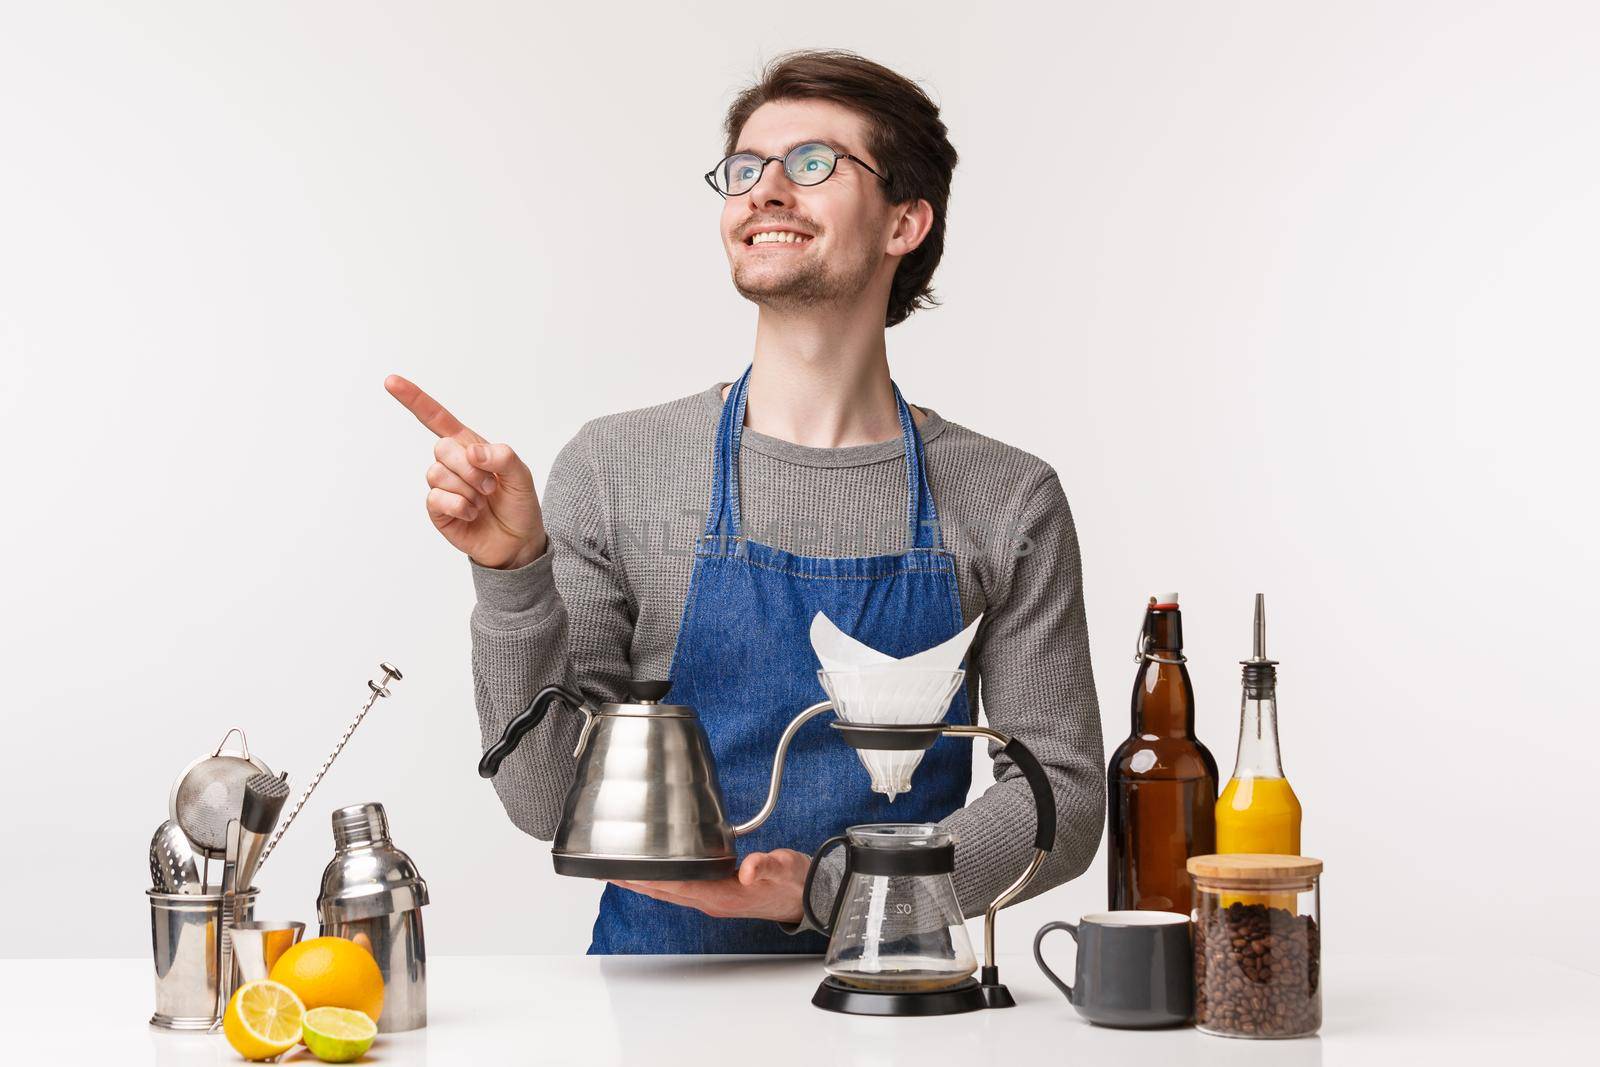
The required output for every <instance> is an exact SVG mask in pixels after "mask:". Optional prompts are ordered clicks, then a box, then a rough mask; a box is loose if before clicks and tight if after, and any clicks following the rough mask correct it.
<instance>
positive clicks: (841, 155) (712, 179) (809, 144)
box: [703, 141, 889, 200]
mask: <svg viewBox="0 0 1600 1067" xmlns="http://www.w3.org/2000/svg"><path fill="white" fill-rule="evenodd" d="M816 147H822V148H826V149H827V150H828V151H830V152H832V153H833V162H834V166H833V167H832V168H831V169H830V170H829V171H828V173H827V174H825V175H823V178H822V181H817V182H812V183H811V184H810V185H807V184H805V183H804V182H799V181H795V177H794V175H793V174H790V173H789V168H788V166H787V165H785V166H784V168H783V176H784V177H785V178H788V179H789V180H790V181H791V182H794V184H796V185H798V186H800V188H802V189H815V188H816V187H817V186H819V185H821V184H822V182H825V181H827V180H828V179H829V178H831V177H833V175H834V172H835V171H837V170H838V169H839V167H838V163H839V160H841V159H848V160H850V162H852V163H854V164H856V165H857V166H859V167H861V168H863V169H864V170H865V171H866V172H867V173H868V174H871V175H872V176H873V177H874V178H877V179H878V180H879V181H880V182H882V183H883V184H885V185H888V184H889V179H888V178H886V177H884V176H883V175H882V174H880V173H878V171H877V170H876V169H874V168H873V166H872V164H870V163H868V162H867V161H866V160H864V159H862V158H861V157H860V156H853V155H851V154H850V153H849V152H841V151H839V150H838V149H837V148H835V147H833V145H831V144H829V143H828V142H826V141H806V142H805V143H804V144H797V145H795V146H794V147H793V148H791V149H789V151H787V152H785V153H784V154H783V155H781V156H766V157H765V158H763V157H761V156H758V155H756V154H755V153H754V152H735V153H734V154H733V155H731V156H723V157H722V158H721V159H720V160H718V161H717V165H716V166H714V167H712V168H711V169H710V170H708V171H706V172H705V174H704V175H703V177H704V178H705V182H706V184H707V185H709V186H711V190H712V191H713V192H714V193H716V194H717V195H718V196H720V197H722V199H724V200H726V199H728V197H730V196H748V195H749V194H750V190H751V189H754V188H755V187H756V186H758V185H760V184H761V179H762V177H763V176H765V175H766V173H767V164H768V163H784V161H785V160H787V159H788V158H789V157H790V156H792V155H794V154H795V153H796V152H799V151H800V150H801V149H803V148H816ZM739 156H749V157H750V158H751V159H756V160H760V161H761V173H760V174H757V175H756V180H755V181H753V182H751V183H750V189H746V190H744V191H743V192H739V193H725V192H723V191H722V187H721V186H719V185H718V184H717V179H716V173H717V171H719V170H721V169H722V168H723V167H724V166H726V165H727V162H728V160H730V159H737V158H738V157H739Z"/></svg>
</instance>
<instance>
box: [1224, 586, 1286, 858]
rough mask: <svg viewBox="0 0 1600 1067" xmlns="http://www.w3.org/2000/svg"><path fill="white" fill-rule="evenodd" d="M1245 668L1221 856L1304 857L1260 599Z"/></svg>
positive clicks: (1259, 597)
mask: <svg viewBox="0 0 1600 1067" xmlns="http://www.w3.org/2000/svg"><path fill="white" fill-rule="evenodd" d="M1241 662H1242V664H1243V666H1244V698H1243V701H1242V704H1241V706H1240V712H1239V754H1238V757H1237V759H1236V760H1235V764H1234V768H1233V778H1232V780H1230V781H1229V782H1228V784H1227V786H1226V788H1224V789H1223V791H1222V795H1221V796H1220V797H1218V798H1217V851H1218V852H1219V853H1230V852H1255V853H1271V854H1275V855H1282V856H1298V855H1299V854H1300V800H1299V798H1298V797H1296V796H1295V795H1294V790H1293V789H1291V788H1290V787H1289V780H1288V779H1287V778H1285V777H1284V775H1283V758H1282V756H1281V755H1280V754H1279V751H1278V661H1277V660H1273V659H1268V658H1267V606H1266V597H1264V596H1263V595H1262V594H1260V593H1257V594H1256V618H1255V650H1254V655H1252V656H1251V657H1250V658H1249V659H1247V660H1243V661H1241Z"/></svg>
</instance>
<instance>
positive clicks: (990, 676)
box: [942, 467, 1106, 916]
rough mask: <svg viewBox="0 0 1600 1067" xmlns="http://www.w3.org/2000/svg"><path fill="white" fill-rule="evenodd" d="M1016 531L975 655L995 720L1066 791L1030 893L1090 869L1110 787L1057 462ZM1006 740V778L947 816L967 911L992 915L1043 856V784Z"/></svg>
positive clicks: (999, 766)
mask: <svg viewBox="0 0 1600 1067" xmlns="http://www.w3.org/2000/svg"><path fill="white" fill-rule="evenodd" d="M1015 530H1016V536H1015V538H1014V539H1013V545H1014V548H1013V549H1012V550H1011V559H1010V568H1009V569H1010V580H1009V582H1008V583H1007V587H1006V588H1005V589H1004V590H1002V591H1001V593H1000V595H999V597H998V598H997V602H996V603H994V604H992V605H991V607H990V609H989V612H988V614H987V615H986V617H985V619H984V625H983V627H982V630H983V632H982V634H981V635H980V639H979V641H978V642H977V643H976V650H975V652H974V654H973V655H972V656H971V657H970V660H969V666H975V667H976V669H977V671H978V675H979V686H980V689H981V694H982V696H981V702H982V706H983V713H984V716H985V718H986V720H987V722H988V725H989V726H990V727H991V728H993V729H995V730H998V731H1000V732H1001V733H1004V734H1008V735H1010V736H1011V737H1014V738H1016V739H1017V740H1019V741H1021V742H1022V743H1023V744H1024V745H1026V746H1027V747H1028V748H1029V749H1030V750H1031V751H1032V752H1033V754H1034V756H1036V757H1037V758H1038V760H1039V762H1040V764H1041V765H1043V767H1044V771H1045V774H1046V775H1047V776H1048V777H1049V779H1050V784H1051V787H1052V790H1053V792H1054V793H1055V805H1056V840H1055V848H1054V850H1053V851H1052V852H1051V853H1050V855H1049V857H1048V858H1047V859H1046V860H1045V862H1044V866H1043V867H1041V868H1040V870H1039V873H1038V874H1037V875H1035V876H1034V879H1033V881H1032V882H1031V883H1030V884H1029V885H1028V888H1027V889H1026V890H1025V891H1024V893H1023V894H1022V896H1021V897H1020V898H1019V899H1027V898H1028V897H1030V896H1035V895H1037V894H1039V893H1042V892H1044V891H1045V890H1047V889H1050V888H1052V887H1054V886H1057V885H1060V884H1062V883H1063V882H1066V881H1069V880H1071V879H1073V878H1076V877H1077V876H1078V875H1080V874H1082V873H1083V872H1084V871H1085V870H1086V869H1087V868H1088V866H1089V863H1090V861H1092V860H1093V859H1094V854H1095V852H1096V850H1097V849H1098V848H1099V845H1100V832H1101V829H1102V827H1103V825H1104V821H1105V796H1106V794H1105V775H1104V774H1103V773H1102V770H1101V760H1102V758H1103V752H1104V750H1103V747H1102V744H1101V736H1100V705H1099V701H1098V699H1097V697H1096V694H1095V687H1094V672H1093V667H1092V665H1091V663H1090V661H1089V632H1088V624H1087V621H1086V618H1085V613H1084V603H1083V570H1082V566H1081V561H1080V559H1079V556H1078V535H1077V531H1076V529H1075V528H1074V526H1073V523H1072V512H1071V510H1070V509H1069V508H1068V506H1067V498H1066V494H1065V493H1064V492H1063V491H1062V488H1061V482H1060V480H1059V479H1058V478H1057V477H1056V474H1055V472H1054V471H1053V470H1050V469H1049V468H1048V467H1047V468H1045V470H1044V472H1043V474H1042V475H1041V476H1040V477H1039V478H1038V479H1036V480H1035V484H1034V485H1033V486H1032V487H1031V489H1030V490H1028V491H1027V492H1025V493H1024V494H1023V497H1022V502H1021V507H1020V508H1019V510H1018V513H1017V523H1016V526H1015ZM942 743H943V744H949V743H950V742H949V741H948V740H947V741H944V742H942ZM998 750H999V746H998V745H993V744H991V745H990V746H989V755H990V756H991V758H993V759H994V761H995V762H994V777H995V781H994V784H993V785H991V786H990V787H989V788H988V789H987V790H985V791H984V793H983V795H982V796H980V797H978V798H977V799H975V800H973V801H972V802H971V803H970V804H968V805H967V806H966V807H964V808H962V809H961V810H960V811H957V812H955V813H954V814H953V815H951V816H950V817H949V818H947V819H945V820H944V821H943V823H942V825H944V826H948V827H950V828H951V829H953V830H955V832H956V837H957V845H956V875H955V883H956V896H957V897H958V898H959V900H960V902H961V910H962V913H963V914H964V915H967V916H972V915H978V914H981V913H982V912H983V911H984V909H985V908H987V907H988V905H989V903H990V902H991V901H992V900H993V899H994V898H995V897H997V896H998V895H999V894H1000V892H1001V891H1002V890H1004V889H1005V887H1006V886H1008V885H1010V884H1011V882H1012V881H1014V880H1015V879H1016V877H1017V876H1018V875H1019V874H1021V873H1022V871H1023V869H1024V868H1026V867H1027V865H1028V862H1029V860H1030V859H1031V857H1032V855H1033V849H1034V843H1033V839H1034V832H1035V823H1036V821H1037V815H1036V808H1035V805H1034V802H1033V794H1032V792H1031V790H1030V789H1029V788H1028V783H1027V780H1026V779H1025V778H1024V777H1023V775H1022V770H1021V768H1019V767H1018V766H1017V765H1016V764H1015V763H1013V762H1012V761H1011V760H1009V759H1007V758H1005V757H1004V756H999V755H997V753H998Z"/></svg>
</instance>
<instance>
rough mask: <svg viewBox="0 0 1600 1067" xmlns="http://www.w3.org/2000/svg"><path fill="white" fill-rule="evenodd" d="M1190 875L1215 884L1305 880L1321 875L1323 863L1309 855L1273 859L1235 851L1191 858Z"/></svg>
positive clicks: (1269, 856) (1270, 856)
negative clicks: (1280, 879)
mask: <svg viewBox="0 0 1600 1067" xmlns="http://www.w3.org/2000/svg"><path fill="white" fill-rule="evenodd" d="M1188 867H1189V874H1190V875H1192V876H1194V877H1196V878H1205V879H1208V880H1211V881H1217V882H1261V881H1270V880H1272V879H1277V878H1282V879H1285V880H1294V881H1304V880H1306V879H1309V878H1315V877H1316V876H1317V875H1319V874H1321V873H1322V861H1321V860H1318V859H1312V858H1311V857H1310V856H1272V855H1267V854H1266V853H1260V852H1236V853H1232V854H1229V855H1226V856H1190V857H1189V863H1188Z"/></svg>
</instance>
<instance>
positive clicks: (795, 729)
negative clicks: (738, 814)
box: [732, 700, 833, 837]
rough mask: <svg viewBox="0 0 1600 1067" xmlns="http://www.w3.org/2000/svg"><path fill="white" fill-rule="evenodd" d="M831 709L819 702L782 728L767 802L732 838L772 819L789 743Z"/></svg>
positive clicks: (780, 786) (780, 787)
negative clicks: (805, 726)
mask: <svg viewBox="0 0 1600 1067" xmlns="http://www.w3.org/2000/svg"><path fill="white" fill-rule="evenodd" d="M832 708H833V701H831V700H823V701H819V702H818V703H816V704H813V705H811V706H810V707H809V708H807V709H806V710H805V711H802V712H801V713H800V714H798V715H796V716H795V717H794V718H793V719H791V720H790V721H789V725H788V726H787V727H785V728H784V731H783V736H782V737H781V738H779V739H778V748H777V751H775V752H774V753H773V754H772V784H771V785H769V786H768V787H767V802H766V803H765V804H763V805H761V810H760V811H758V812H756V813H755V815H753V816H751V817H750V818H749V819H748V820H747V821H745V822H742V823H739V824H738V825H737V826H735V827H733V828H732V829H733V836H734V837H743V836H744V835H745V834H748V833H749V832H750V831H752V830H755V829H757V828H758V827H760V825H761V824H762V823H764V822H766V821H767V820H768V819H769V818H771V817H772V813H773V811H775V810H776V809H777V807H778V792H779V790H781V789H782V788H783V761H784V758H785V757H786V756H788V754H789V742H791V741H793V740H794V735H795V734H797V733H799V732H800V727H802V726H804V725H805V724H806V723H808V722H810V721H811V720H812V719H814V718H816V717H817V716H818V715H821V714H822V713H823V712H825V711H830V710H832Z"/></svg>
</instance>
